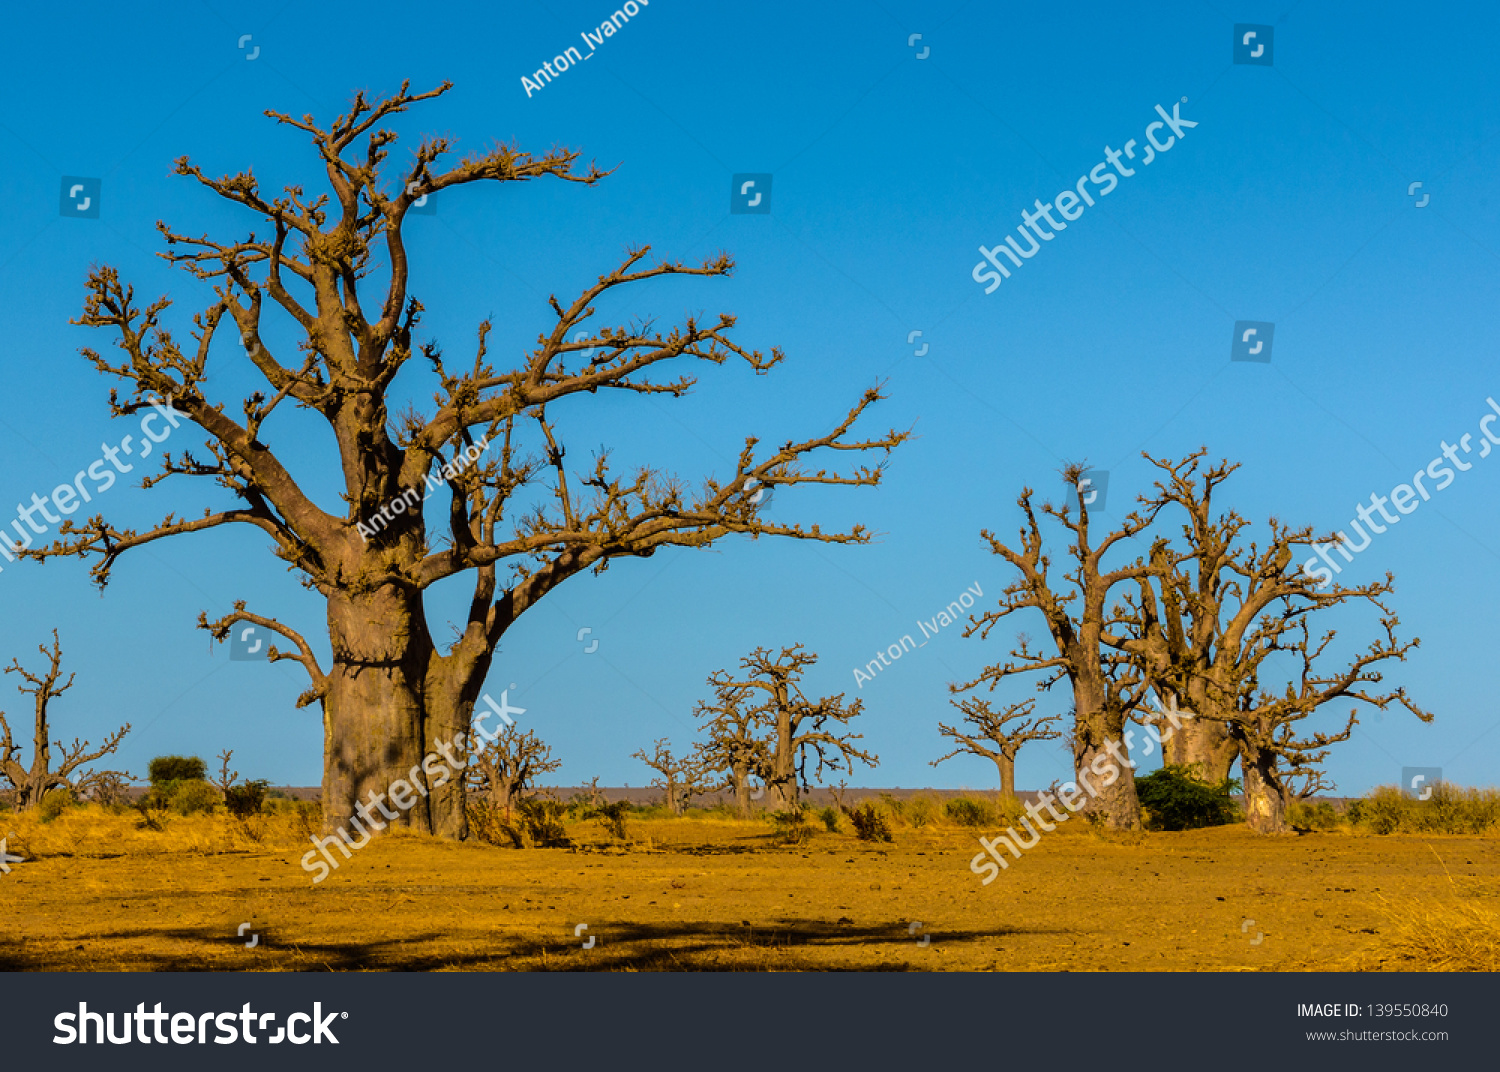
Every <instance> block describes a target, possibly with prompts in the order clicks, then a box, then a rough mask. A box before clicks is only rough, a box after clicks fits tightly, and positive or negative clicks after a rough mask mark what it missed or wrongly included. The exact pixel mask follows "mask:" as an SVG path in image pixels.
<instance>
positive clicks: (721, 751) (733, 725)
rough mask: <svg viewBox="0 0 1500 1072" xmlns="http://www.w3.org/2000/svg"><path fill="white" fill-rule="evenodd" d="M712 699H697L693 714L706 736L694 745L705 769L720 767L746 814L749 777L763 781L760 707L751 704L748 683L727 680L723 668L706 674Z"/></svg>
mask: <svg viewBox="0 0 1500 1072" xmlns="http://www.w3.org/2000/svg"><path fill="white" fill-rule="evenodd" d="M708 684H709V686H710V687H711V688H713V690H714V699H713V700H711V701H710V700H700V701H699V702H698V706H697V708H696V709H695V710H694V712H693V713H694V714H695V715H697V717H698V718H700V719H702V720H704V729H705V731H706V732H707V734H708V739H707V740H705V741H704V742H702V743H701V744H700V745H699V746H698V755H699V758H700V760H701V762H702V764H703V767H704V769H705V770H707V771H722V772H723V773H724V774H725V776H726V782H727V784H728V786H729V788H731V789H732V790H733V791H734V805H735V809H736V810H737V811H738V812H739V814H740V815H741V816H747V815H749V814H750V779H751V777H752V776H753V777H757V778H760V779H761V780H762V781H765V778H766V768H767V766H768V765H769V764H768V760H769V757H770V749H769V748H767V746H766V742H765V740H764V739H763V738H762V737H761V736H760V733H761V729H760V725H759V723H760V718H761V715H762V714H763V711H762V710H761V708H759V707H756V706H754V705H752V704H751V703H750V702H749V701H750V697H751V694H752V693H753V692H754V691H755V690H754V689H753V688H752V687H751V686H749V685H735V684H732V683H731V682H730V679H729V675H728V672H727V671H724V670H719V671H716V672H714V673H713V674H712V675H710V676H709V679H708Z"/></svg>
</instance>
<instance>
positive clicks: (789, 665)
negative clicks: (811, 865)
mask: <svg viewBox="0 0 1500 1072" xmlns="http://www.w3.org/2000/svg"><path fill="white" fill-rule="evenodd" d="M817 661H818V657H817V655H815V654H813V653H812V652H807V651H803V650H802V645H801V644H796V645H794V646H792V647H789V648H782V649H781V653H780V654H779V655H772V654H771V651H770V649H769V648H756V649H755V650H754V651H752V652H751V653H750V654H749V655H747V656H745V657H744V658H743V659H741V660H740V668H741V670H742V673H741V675H740V677H739V678H738V679H736V678H735V677H734V676H732V675H731V674H730V672H729V671H727V670H723V671H720V672H719V673H717V674H715V675H714V676H713V677H712V678H710V679H709V680H710V682H711V683H712V684H713V685H714V687H715V688H716V689H728V690H737V691H743V692H744V693H746V694H747V696H759V697H760V702H759V703H757V704H755V705H754V706H753V707H752V708H750V714H751V715H752V716H753V719H754V723H755V725H757V726H758V727H760V732H761V733H762V735H763V736H762V739H763V740H764V742H765V755H764V757H763V759H762V762H763V764H764V770H763V777H764V779H765V783H766V789H767V791H768V793H769V796H770V799H769V800H768V802H767V803H768V804H769V806H770V807H771V809H772V810H773V811H793V810H795V809H796V808H797V804H798V800H799V795H800V790H801V789H807V788H811V785H812V782H813V781H819V782H821V781H822V779H823V772H824V771H825V770H828V771H833V772H835V773H837V772H839V771H847V772H850V773H852V772H853V770H854V763H855V762H856V761H858V762H860V763H864V764H866V765H867V766H870V767H874V766H875V765H876V764H878V763H879V762H880V757H879V756H876V755H874V754H873V753H871V752H866V751H864V750H863V749H861V748H860V747H859V746H857V745H856V744H855V743H854V742H855V741H858V740H861V739H862V735H861V734H858V733H838V732H837V727H842V726H847V725H848V724H849V722H850V721H851V720H852V719H854V718H855V717H857V716H858V715H859V714H860V713H861V712H862V711H863V707H862V705H861V702H860V701H859V700H855V701H854V702H853V703H851V704H847V705H846V704H845V703H844V694H843V693H838V694H837V695H834V696H824V697H822V698H821V699H818V700H809V699H808V698H807V696H806V695H805V694H804V693H803V692H802V686H801V679H802V675H803V674H805V673H806V672H807V670H808V669H809V668H810V667H812V666H813V665H815V664H816V663H817ZM740 702H743V703H748V702H749V700H748V699H742V700H741V701H740ZM810 756H811V757H815V758H816V760H817V767H816V769H815V770H814V772H813V776H812V778H809V777H808V775H807V761H808V758H809V757H810Z"/></svg>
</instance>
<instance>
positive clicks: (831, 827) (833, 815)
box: [818, 807, 840, 834]
mask: <svg viewBox="0 0 1500 1072" xmlns="http://www.w3.org/2000/svg"><path fill="white" fill-rule="evenodd" d="M818 818H819V819H822V820H823V826H824V827H826V828H827V830H828V832H829V833H830V834H837V833H838V832H839V818H840V816H839V810H838V809H837V808H834V807H827V808H824V809H823V810H822V811H820V812H818Z"/></svg>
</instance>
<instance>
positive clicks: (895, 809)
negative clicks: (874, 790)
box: [872, 793, 907, 823]
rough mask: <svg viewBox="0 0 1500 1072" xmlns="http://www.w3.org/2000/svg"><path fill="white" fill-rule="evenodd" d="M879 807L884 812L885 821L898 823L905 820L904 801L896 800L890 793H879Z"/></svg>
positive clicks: (905, 805)
mask: <svg viewBox="0 0 1500 1072" xmlns="http://www.w3.org/2000/svg"><path fill="white" fill-rule="evenodd" d="M872 807H873V805H872ZM880 807H881V809H882V810H883V811H884V812H885V815H886V821H887V822H889V821H891V820H895V821H896V822H898V823H904V822H906V807H907V803H906V801H904V800H898V799H896V798H895V797H894V796H892V795H891V794H890V793H881V794H880Z"/></svg>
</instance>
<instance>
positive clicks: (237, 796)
mask: <svg viewBox="0 0 1500 1072" xmlns="http://www.w3.org/2000/svg"><path fill="white" fill-rule="evenodd" d="M269 784H270V783H269V782H266V781H264V780H261V779H257V780H256V781H253V782H246V783H245V784H244V785H231V786H230V787H229V788H228V789H226V790H224V807H226V808H228V809H229V814H230V815H233V816H234V817H235V818H236V819H246V818H249V817H250V816H252V815H255V814H258V813H259V812H260V806H261V804H263V803H264V802H265V799H266V786H267V785H269Z"/></svg>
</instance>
